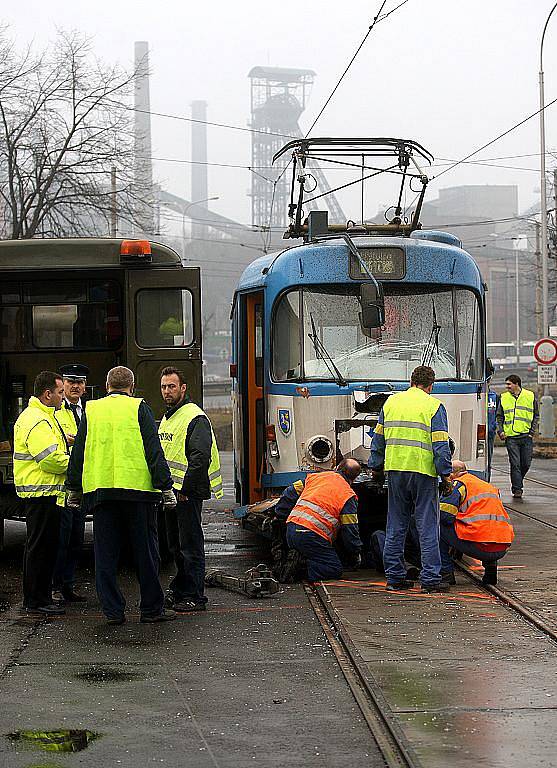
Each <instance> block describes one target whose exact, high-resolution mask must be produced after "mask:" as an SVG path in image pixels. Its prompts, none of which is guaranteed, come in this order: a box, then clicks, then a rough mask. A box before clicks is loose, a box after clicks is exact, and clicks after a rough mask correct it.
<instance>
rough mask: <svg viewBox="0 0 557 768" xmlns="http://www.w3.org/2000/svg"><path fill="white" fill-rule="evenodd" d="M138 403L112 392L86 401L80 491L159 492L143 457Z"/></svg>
mask: <svg viewBox="0 0 557 768" xmlns="http://www.w3.org/2000/svg"><path fill="white" fill-rule="evenodd" d="M141 402H142V400H141V398H137V397H128V396H127V395H120V394H113V395H107V397H103V398H101V399H100V400H91V401H90V402H89V403H87V437H86V440H85V456H84V459H83V478H82V484H83V493H92V492H93V491H96V490H98V489H99V488H123V489H127V490H132V491H148V492H150V493H157V494H158V493H160V491H157V490H156V488H154V487H153V482H152V480H151V473H150V472H149V467H148V465H147V460H146V458H145V449H144V447H143V439H142V437H141V429H140V427H139V418H138V412H139V406H140V404H141Z"/></svg>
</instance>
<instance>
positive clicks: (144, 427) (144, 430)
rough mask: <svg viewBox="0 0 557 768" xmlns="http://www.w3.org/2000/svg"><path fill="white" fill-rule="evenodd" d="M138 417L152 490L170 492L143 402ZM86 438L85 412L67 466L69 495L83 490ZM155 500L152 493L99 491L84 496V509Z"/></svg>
mask: <svg viewBox="0 0 557 768" xmlns="http://www.w3.org/2000/svg"><path fill="white" fill-rule="evenodd" d="M118 394H121V395H122V397H126V394H125V393H123V392H122V393H118ZM137 416H138V422H139V429H140V431H141V438H142V440H143V447H144V449H145V459H146V460H147V466H148V467H149V471H150V473H151V480H152V483H153V486H154V487H155V488H157V489H158V490H160V491H166V490H168V489H169V488H172V478H171V477H170V470H169V468H168V464H167V463H166V459H165V458H164V453H163V452H162V448H161V443H160V440H159V433H158V431H157V423H156V421H155V417H154V416H153V412H152V411H151V409H150V408H149V406H148V405H147V403H146V402H145V401H142V402H141V403H140V404H139V411H138V414H137ZM86 438H87V414H86V411H85V410H84V411H83V416H82V417H81V422H80V424H79V429H78V430H77V435H76V437H75V442H74V445H73V448H72V452H71V456H70V463H69V465H68V475H67V479H66V488H67V489H68V490H69V491H80V490H81V489H82V475H83V461H84V458H85V440H86ZM156 498H157V497H155V496H154V494H153V493H149V492H148V491H136V490H130V489H129V488H99V489H98V490H97V491H93V492H92V493H86V494H85V495H84V497H83V507H84V509H85V511H90V510H92V509H94V508H95V507H96V506H98V505H99V504H101V503H102V502H104V501H153V500H154V499H156Z"/></svg>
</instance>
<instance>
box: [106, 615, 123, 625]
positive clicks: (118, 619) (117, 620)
mask: <svg viewBox="0 0 557 768" xmlns="http://www.w3.org/2000/svg"><path fill="white" fill-rule="evenodd" d="M106 623H107V624H109V625H110V626H111V627H118V626H120V624H125V623H126V617H125V616H111V617H110V618H109V619H107V620H106Z"/></svg>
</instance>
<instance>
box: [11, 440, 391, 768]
mask: <svg viewBox="0 0 557 768" xmlns="http://www.w3.org/2000/svg"><path fill="white" fill-rule="evenodd" d="M224 460H225V461H224V464H225V468H226V469H228V470H229V469H230V456H227V455H225V457H224ZM229 478H230V473H229V472H228V480H227V483H226V489H227V490H228V492H229V495H228V497H227V498H226V499H225V503H224V504H222V503H221V504H219V505H218V506H217V505H216V504H213V505H212V508H211V507H209V508H208V509H207V510H206V512H205V520H204V523H205V535H206V540H207V554H208V562H207V566H208V567H222V568H226V569H227V570H229V571H231V572H234V573H241V572H243V571H244V570H246V569H247V568H249V567H251V566H253V565H255V564H257V562H259V561H260V560H261V559H262V558H264V557H265V555H266V552H265V550H261V549H260V548H259V544H258V543H257V542H256V541H255V540H254V539H253V538H251V537H250V536H249V534H247V533H246V532H244V531H243V530H242V529H240V528H239V527H238V525H237V524H236V523H235V522H234V521H233V520H232V518H231V515H230V514H229V513H228V512H226V511H225V509H226V507H228V506H229V505H231V504H232V501H233V499H232V498H231V496H230V491H231V483H230V479H229ZM23 533H24V531H23V526H21V525H19V524H17V523H11V524H9V527H8V531H7V537H6V550H5V552H4V553H3V556H2V563H1V573H2V577H3V583H2V589H3V590H4V591H5V593H6V594H7V597H8V601H7V603H6V604H4V605H3V608H4V610H3V612H2V613H0V669H1V670H2V673H1V677H0V696H1V699H2V702H3V705H2V707H1V708H0V766H5V767H6V768H23V767H24V766H26V767H27V768H31V766H34V767H35V768H39V766H43V768H46V766H67V767H68V768H71V767H72V766H78V765H79V766H122V767H128V766H129V767H131V766H134V767H136V766H148V765H152V764H161V765H166V766H172V768H174V766H176V768H177V767H178V766H180V767H181V766H194V767H195V768H197V766H199V768H204V767H205V766H213V767H214V768H218V767H220V766H222V767H223V768H224V767H225V766H231V767H232V766H234V767H237V766H248V765H254V764H255V765H258V766H260V767H263V768H266V767H267V766H269V768H271V767H274V766H277V767H278V766H302V765H303V766H335V767H336V766H351V767H352V766H357V765H365V766H382V765H383V760H382V758H381V756H380V755H379V753H378V750H377V747H376V745H375V742H374V741H373V739H372V737H371V735H370V733H369V731H368V730H367V727H366V725H365V723H364V722H363V721H362V718H361V716H360V712H359V710H358V708H357V706H356V704H355V701H354V699H353V698H352V695H351V693H350V691H349V689H348V687H347V685H346V683H345V681H344V678H343V676H342V673H341V671H340V669H339V667H338V665H337V663H336V660H335V658H334V656H333V655H332V653H331V651H330V649H329V646H328V644H327V642H326V640H325V638H324V636H323V633H322V631H321V629H320V627H319V624H318V622H317V620H316V618H315V616H314V614H313V612H312V610H311V608H310V606H309V603H308V601H307V599H306V597H305V594H304V592H303V589H302V587H301V586H300V585H294V586H291V587H287V588H286V589H285V590H284V592H283V593H282V594H279V595H278V596H276V597H273V598H269V599H266V600H260V601H256V600H250V599H248V598H246V597H244V596H242V595H237V594H233V593H230V592H225V591H223V590H220V589H211V590H209V592H208V595H209V600H210V602H209V608H208V610H207V612H206V613H201V614H194V615H190V616H182V617H180V618H178V619H177V620H176V621H174V622H171V623H168V624H164V625H143V624H139V622H138V619H139V614H138V609H137V602H138V589H137V585H136V583H135V579H134V575H133V571H132V570H131V569H130V568H124V570H123V572H122V586H123V588H124V591H125V594H126V595H127V597H128V599H129V602H128V623H127V624H125V625H124V626H121V627H108V626H107V625H106V624H105V623H104V620H103V617H102V615H101V612H100V609H99V605H98V601H97V599H96V595H95V591H94V573H93V562H92V550H91V531H90V526H89V527H88V532H87V542H86V547H85V551H84V554H83V558H82V563H81V565H80V569H79V581H80V583H79V587H80V590H81V591H83V592H84V593H85V594H86V595H87V597H88V600H89V602H88V603H87V605H86V606H85V607H84V608H73V607H72V608H70V609H69V610H68V613H67V615H66V616H65V617H64V618H61V619H56V620H49V621H34V620H32V619H30V618H27V617H22V616H21V615H20V614H19V610H18V605H19V603H20V601H21V595H20V562H21V554H22V543H23ZM171 572H172V568H171V566H169V565H166V566H164V567H163V572H162V582H163V586H164V585H165V584H166V583H167V581H168V579H169V577H170V575H171ZM60 729H63V730H71V731H72V732H73V733H72V734H71V736H72V738H71V739H68V738H65V735H64V734H62V735H60V734H59V735H58V736H57V741H58V742H59V743H58V745H57V746H58V748H60V746H61V745H62V744H65V745H66V747H67V746H68V745H69V744H71V745H73V748H74V749H80V750H81V751H76V752H68V753H62V752H60V751H51V749H50V748H51V747H52V746H53V745H52V744H49V745H44V744H43V747H44V746H49V749H48V750H46V751H45V750H44V749H41V748H40V743H39V741H37V739H36V737H35V738H34V739H32V740H29V739H25V738H23V739H21V738H20V739H18V740H14V738H13V737H12V738H10V737H9V734H14V733H16V732H21V731H24V732H27V731H41V732H42V731H46V730H49V731H59V730H60ZM77 731H86V732H88V734H78V733H76V732H77ZM35 736H36V735H35ZM81 748H83V749H81Z"/></svg>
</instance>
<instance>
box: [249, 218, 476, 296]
mask: <svg viewBox="0 0 557 768" xmlns="http://www.w3.org/2000/svg"><path fill="white" fill-rule="evenodd" d="M429 238H431V239H429ZM353 241H354V244H355V245H356V247H359V248H371V247H375V248H381V247H382V248H393V247H398V248H403V249H404V250H405V251H406V254H407V268H406V275H405V277H404V278H403V279H401V280H393V281H392V282H393V283H395V282H396V283H398V282H409V283H410V282H417V283H438V284H445V285H446V284H449V285H469V286H470V287H473V288H475V289H476V290H478V291H479V290H481V285H482V279H481V275H480V271H479V269H478V265H477V264H476V262H475V261H474V259H473V258H472V256H470V254H469V253H467V252H466V251H465V250H463V249H462V247H461V245H460V241H459V240H458V238H456V237H454V236H453V235H449V234H448V233H445V232H442V233H441V232H433V231H431V232H429V231H427V230H419V232H416V233H415V236H413V237H377V236H375V237H373V236H369V237H365V236H364V237H354V238H353ZM347 255H348V246H347V245H346V243H345V242H344V241H343V240H342V239H341V238H331V239H329V240H327V241H325V242H319V243H303V244H301V245H297V246H294V247H290V248H286V249H284V250H282V251H278V252H275V253H270V254H267V255H265V256H261V257H260V258H259V259H256V260H255V261H252V262H251V264H249V265H248V266H247V267H246V269H245V270H244V272H243V274H242V276H241V278H240V281H239V283H238V288H237V290H238V291H245V290H250V289H255V288H263V287H265V286H267V285H269V286H270V285H271V283H272V284H273V285H274V286H275V287H276V286H277V285H279V284H282V288H284V287H285V286H286V285H289V284H291V285H301V284H312V283H322V284H323V283H338V282H344V283H347V282H353V280H352V279H351V278H349V277H348V269H347V260H346V257H347ZM339 257H344V260H342V261H341V260H340V259H339ZM382 282H390V281H387V280H384V279H382Z"/></svg>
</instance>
